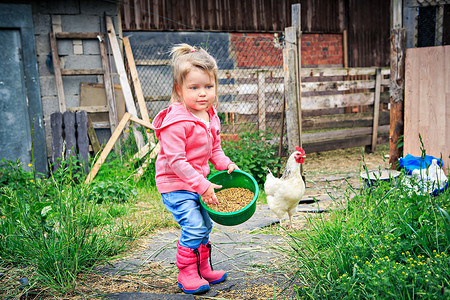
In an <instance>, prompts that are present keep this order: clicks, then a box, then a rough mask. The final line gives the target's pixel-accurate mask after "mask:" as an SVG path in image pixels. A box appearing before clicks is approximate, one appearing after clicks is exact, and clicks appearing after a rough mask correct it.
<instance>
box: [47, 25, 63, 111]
mask: <svg viewBox="0 0 450 300" xmlns="http://www.w3.org/2000/svg"><path fill="white" fill-rule="evenodd" d="M50 47H51V50H52V62H53V69H54V71H55V81H56V91H57V93H58V104H59V111H60V112H61V113H63V112H65V111H66V99H65V96H64V87H63V81H62V77H61V65H60V64H59V54H58V45H57V43H56V38H55V33H54V32H50Z"/></svg>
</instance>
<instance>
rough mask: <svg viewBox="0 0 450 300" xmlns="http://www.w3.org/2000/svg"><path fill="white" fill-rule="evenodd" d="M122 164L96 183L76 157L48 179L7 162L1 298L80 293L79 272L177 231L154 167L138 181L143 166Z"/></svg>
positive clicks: (1, 182) (0, 174)
mask: <svg viewBox="0 0 450 300" xmlns="http://www.w3.org/2000/svg"><path fill="white" fill-rule="evenodd" d="M128 152H129V153H133V150H128ZM124 157H125V156H124ZM123 161H124V162H121V161H120V158H119V157H117V156H115V155H114V154H113V155H111V157H109V158H108V162H107V163H105V164H104V165H103V166H102V168H100V172H99V174H98V176H97V177H96V178H95V180H94V181H93V182H92V183H90V184H84V179H85V177H86V174H83V173H82V172H80V168H79V167H78V166H79V162H78V161H77V160H76V159H72V158H71V159H69V160H68V161H63V162H62V164H63V167H62V168H61V169H59V170H58V171H57V172H55V173H53V174H51V176H50V177H48V178H46V176H43V175H42V174H36V173H34V172H27V171H24V170H23V169H22V167H21V166H20V164H19V163H16V162H10V161H1V163H0V272H1V273H5V274H4V275H3V276H1V277H0V298H8V297H12V298H20V297H26V296H27V295H28V296H30V295H38V294H39V295H42V296H48V295H55V297H62V296H64V295H70V294H72V295H73V294H76V293H77V292H76V291H77V285H79V284H80V279H81V281H82V278H80V277H79V275H80V274H83V273H84V274H86V273H88V272H90V271H91V270H92V269H93V268H94V267H95V266H98V265H101V264H105V263H107V262H108V261H110V260H112V259H114V258H115V257H117V256H118V255H121V254H124V253H126V252H127V251H131V250H132V248H133V246H134V245H135V244H136V242H137V241H139V238H141V237H143V236H146V235H148V234H151V233H152V232H153V231H155V230H156V229H160V228H164V227H170V226H176V224H175V223H174V221H173V218H172V216H171V215H170V213H168V212H167V211H166V210H165V208H164V206H163V204H162V201H161V197H160V195H159V193H158V192H157V190H156V188H155V185H154V165H150V166H149V168H148V169H147V170H146V173H145V174H144V176H143V177H142V178H141V180H140V181H139V182H138V183H136V182H134V181H133V172H134V170H135V169H136V167H137V166H138V165H139V164H140V163H141V162H135V163H133V164H129V163H128V164H126V163H125V162H127V160H126V159H123ZM30 167H31V169H33V166H30ZM20 278H27V279H28V282H29V284H28V285H26V286H21V285H20V284H19V283H18V281H19V279H20Z"/></svg>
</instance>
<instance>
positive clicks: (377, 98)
mask: <svg viewBox="0 0 450 300" xmlns="http://www.w3.org/2000/svg"><path fill="white" fill-rule="evenodd" d="M375 81H376V85H375V100H374V103H373V126H372V148H371V150H372V152H375V149H376V147H377V133H378V116H379V114H380V91H381V70H380V69H377V75H376V80H375Z"/></svg>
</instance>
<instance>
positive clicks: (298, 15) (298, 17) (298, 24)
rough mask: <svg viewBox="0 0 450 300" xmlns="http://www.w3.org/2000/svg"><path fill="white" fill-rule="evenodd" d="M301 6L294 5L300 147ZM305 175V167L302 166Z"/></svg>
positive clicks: (300, 136)
mask: <svg viewBox="0 0 450 300" xmlns="http://www.w3.org/2000/svg"><path fill="white" fill-rule="evenodd" d="M301 8H302V6H301V4H300V3H297V4H292V26H293V27H294V28H295V31H296V34H295V37H296V38H295V45H296V49H297V56H296V64H297V68H296V72H297V74H296V79H297V126H298V146H300V147H301V146H302V91H301V87H302V76H301V74H302V72H301V71H302V45H301V37H302V30H301V29H302V26H301V25H302V24H301V16H302V11H301ZM300 168H301V170H302V173H303V165H301V166H300Z"/></svg>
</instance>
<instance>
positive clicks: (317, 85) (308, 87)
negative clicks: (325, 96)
mask: <svg viewBox="0 0 450 300" xmlns="http://www.w3.org/2000/svg"><path fill="white" fill-rule="evenodd" d="M379 82H380V86H381V83H382V81H381V73H380V80H379ZM384 83H385V85H388V84H389V80H385V81H384ZM373 88H375V80H344V81H322V82H302V92H318V91H339V92H341V91H351V90H355V89H356V90H358V89H359V90H362V89H373Z"/></svg>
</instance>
